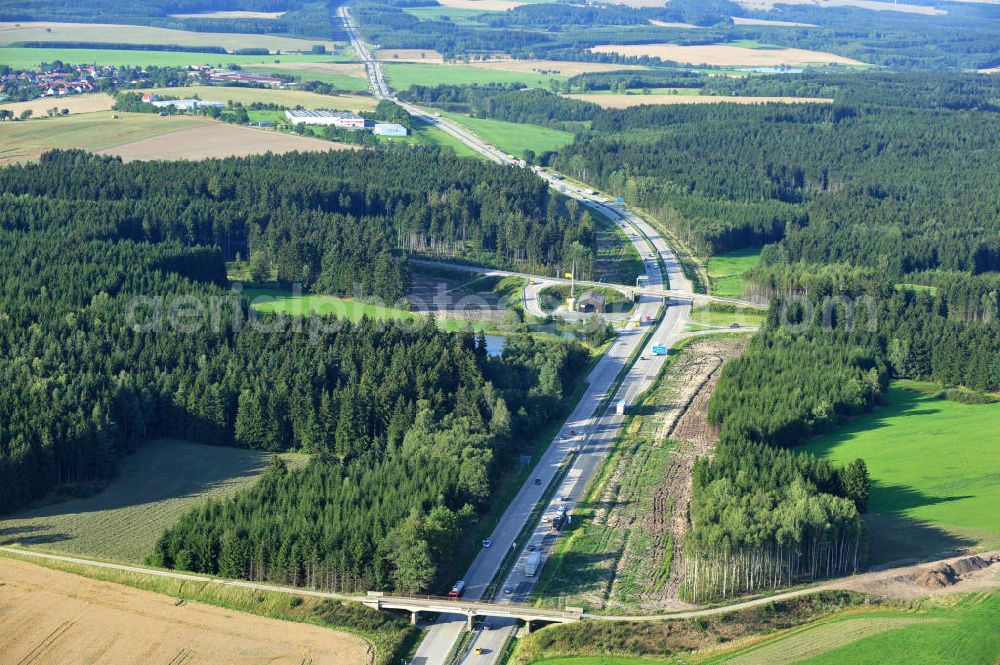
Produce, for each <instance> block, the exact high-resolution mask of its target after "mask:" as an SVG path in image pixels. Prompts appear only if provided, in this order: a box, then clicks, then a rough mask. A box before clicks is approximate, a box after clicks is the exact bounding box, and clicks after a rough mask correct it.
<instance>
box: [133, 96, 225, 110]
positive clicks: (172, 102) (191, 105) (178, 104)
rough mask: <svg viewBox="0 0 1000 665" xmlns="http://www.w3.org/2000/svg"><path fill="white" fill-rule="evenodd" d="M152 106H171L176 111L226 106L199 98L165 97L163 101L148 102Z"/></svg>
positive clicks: (223, 103)
mask: <svg viewBox="0 0 1000 665" xmlns="http://www.w3.org/2000/svg"><path fill="white" fill-rule="evenodd" d="M150 103H151V104H152V105H153V106H157V107H159V108H161V109H163V108H167V107H168V106H173V107H174V108H176V109H177V110H178V111H193V110H195V109H207V108H217V109H224V108H226V104H225V102H206V101H203V100H201V99H166V100H163V101H156V102H150Z"/></svg>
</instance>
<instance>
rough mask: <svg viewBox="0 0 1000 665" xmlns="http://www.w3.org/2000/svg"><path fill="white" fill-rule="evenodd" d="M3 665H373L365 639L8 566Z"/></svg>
mask: <svg viewBox="0 0 1000 665" xmlns="http://www.w3.org/2000/svg"><path fill="white" fill-rule="evenodd" d="M0 625H3V630H0V654H2V656H0V661H3V662H6V663H31V664H32V665H61V664H62V663H98V664H103V663H107V664H111V663H114V664H124V663H184V664H185V665H198V664H201V663H204V664H210V663H211V664H214V663H230V664H234V665H258V664H259V665H265V664H268V665H286V664H287V665H299V664H300V663H303V662H310V663H313V664H314V665H320V664H321V663H329V664H330V665H333V664H336V665H365V664H367V663H370V662H371V654H370V646H369V644H368V643H367V642H365V641H364V640H362V639H361V638H359V637H355V636H353V635H348V634H346V633H340V632H336V631H333V630H329V629H327V628H321V627H319V626H313V625H309V624H304V623H292V622H288V621H278V620H274V619H267V618H264V617H258V616H254V615H251V614H243V613H241V612H235V611H231V610H226V609H222V608H219V607H214V606H211V605H203V604H201V603H197V602H179V601H178V600H177V599H176V598H172V597H170V596H166V595H162V594H158V593H151V592H148V591H140V590H138V589H130V588H128V587H125V586H120V585H117V584H111V583H108V582H99V581H97V580H91V579H88V578H85V577H79V576H77V575H71V574H69V573H64V572H61V571H57V570H52V569H50V568H45V567H42V566H37V565H34V564H31V563H26V562H24V561H17V560H14V559H8V558H0Z"/></svg>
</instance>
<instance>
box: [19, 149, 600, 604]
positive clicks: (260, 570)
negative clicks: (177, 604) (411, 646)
mask: <svg viewBox="0 0 1000 665" xmlns="http://www.w3.org/2000/svg"><path fill="white" fill-rule="evenodd" d="M391 162H392V163H391V164H390V158H389V157H388V156H385V155H382V154H381V153H379V152H369V153H367V154H366V156H365V158H364V159H362V158H360V157H359V156H358V155H355V154H353V153H343V154H340V155H336V156H334V155H309V156H306V155H295V154H293V155H288V156H285V157H273V156H265V157H261V158H254V159H248V160H241V159H228V160H222V161H211V160H210V161H205V162H198V163H190V162H188V163H176V164H168V163H157V162H152V163H146V164H142V163H132V164H122V163H121V162H119V161H118V160H116V159H111V158H102V157H95V156H90V155H86V154H84V153H79V152H63V153H49V154H47V155H46V156H44V157H43V159H42V161H41V163H40V164H37V165H31V166H24V167H11V168H7V169H3V170H2V171H0V180H2V181H3V184H2V186H0V189H2V191H3V194H2V195H0V198H2V202H0V203H2V204H0V245H2V247H3V252H4V256H5V261H4V263H3V267H2V268H0V274H2V280H3V284H4V290H3V303H2V306H0V335H2V339H3V344H2V349H3V355H2V358H0V374H2V387H0V410H2V412H3V413H4V415H5V417H4V419H3V423H2V427H3V430H2V432H0V512H7V511H9V510H11V509H13V508H16V507H18V506H22V505H25V504H26V503H28V502H30V501H31V500H33V499H35V498H38V497H40V496H42V495H43V494H45V493H46V492H47V491H48V490H50V489H51V488H53V487H54V486H56V485H58V484H78V483H90V482H95V481H101V480H103V479H107V478H109V477H110V476H111V475H112V474H113V471H114V466H115V461H116V460H117V459H118V458H119V457H120V456H122V455H124V454H127V453H128V452H129V451H131V450H133V449H135V447H137V446H139V445H141V443H142V441H143V440H145V439H148V438H149V437H153V436H170V437H178V438H186V439H191V440H195V441H201V442H206V443H212V444H217V445H236V446H243V447H248V448H256V449H263V450H271V451H283V450H301V451H305V452H309V453H313V458H314V461H313V462H312V463H311V464H310V465H309V466H307V467H306V468H305V469H304V470H296V471H283V470H281V469H280V468H275V469H274V470H272V472H271V473H270V474H269V475H268V476H267V479H266V480H265V482H263V483H261V484H260V486H259V487H257V488H255V489H253V490H251V491H249V492H246V493H244V494H241V495H240V496H238V497H237V498H235V499H233V500H232V501H231V502H229V503H227V504H224V505H219V506H217V505H208V506H205V507H204V508H202V509H199V510H196V511H195V512H194V513H192V514H191V515H189V516H188V517H186V518H185V519H184V520H182V522H181V523H180V524H179V525H178V526H177V528H176V529H173V530H171V531H170V532H169V533H168V534H167V535H165V536H164V538H163V540H162V541H161V542H160V545H159V547H158V548H157V550H156V552H155V553H154V558H155V560H156V561H157V563H160V564H162V565H165V566H171V567H182V568H188V569H192V570H201V571H209V572H217V571H220V570H222V571H225V572H227V573H232V574H238V575H242V576H246V577H254V578H258V579H263V578H266V579H273V580H283V581H291V582H296V581H303V580H306V579H308V580H309V581H312V582H315V583H317V584H322V585H324V586H334V585H336V586H339V587H341V588H344V587H346V586H351V587H354V586H358V585H367V586H377V587H380V588H405V589H408V590H415V589H422V588H425V587H426V586H427V585H428V584H430V582H431V581H432V580H433V578H434V574H435V571H436V570H437V567H438V566H441V565H446V564H447V562H448V561H449V557H451V556H452V555H453V552H452V548H453V546H454V542H455V540H454V539H453V538H452V539H448V538H445V537H444V535H448V536H452V535H454V534H455V533H456V532H457V531H458V530H461V529H463V528H465V527H467V526H468V525H469V524H470V523H471V522H472V521H473V520H474V519H475V516H476V514H477V512H478V511H479V510H481V509H482V508H483V507H486V506H488V505H489V501H490V498H491V492H492V491H493V489H494V487H493V484H492V481H491V479H492V478H493V477H494V476H495V471H496V469H497V468H498V467H499V466H500V465H509V464H510V463H511V460H512V459H515V460H516V459H517V455H518V454H520V453H522V452H524V450H523V446H524V445H525V444H524V442H525V441H526V440H529V435H530V433H531V432H534V431H537V429H538V428H539V427H541V426H543V425H544V424H545V423H547V422H549V421H550V420H551V419H552V418H553V417H554V416H555V415H556V414H557V413H559V412H560V410H561V409H562V408H563V406H564V405H563V400H564V398H565V396H567V395H568V394H570V393H572V391H573V390H574V387H575V385H576V381H577V380H578V378H579V374H580V372H581V370H582V368H584V367H585V366H586V363H587V362H588V360H589V354H588V353H587V351H586V350H585V349H584V348H583V347H582V346H580V345H578V344H576V343H571V342H562V341H549V342H543V341H536V340H534V339H531V338H525V339H517V340H511V342H510V343H509V344H507V345H506V347H505V350H504V353H503V355H502V356H500V357H489V356H488V355H487V353H486V343H485V340H484V339H483V338H482V337H479V338H476V337H474V336H473V335H472V334H471V333H467V334H449V333H444V332H441V331H439V330H438V329H437V327H436V325H435V324H434V322H432V321H427V322H426V323H417V324H412V323H410V324H404V323H399V322H385V321H372V320H362V321H361V322H360V323H358V324H350V323H348V322H346V321H338V320H336V319H333V318H321V317H317V316H313V315H310V316H308V317H306V318H305V319H287V318H279V317H276V316H275V317H270V318H265V319H258V318H256V315H255V314H254V313H253V312H251V311H250V309H249V306H248V302H247V300H246V298H244V297H241V296H240V295H239V294H238V292H234V291H232V290H230V289H227V288H226V274H225V262H224V259H225V258H226V256H225V255H226V254H227V252H228V253H231V254H232V255H236V254H237V253H239V252H240V251H246V247H247V245H248V244H249V247H250V252H251V254H250V258H251V261H253V260H254V257H255V256H256V255H257V254H258V253H263V254H265V255H267V256H269V257H273V258H270V259H269V260H271V261H273V262H274V264H275V269H276V272H277V274H278V275H279V277H282V278H283V279H287V280H295V279H302V280H303V281H305V282H307V283H310V284H318V285H323V286H325V287H328V288H331V289H333V290H338V289H337V287H336V286H334V284H336V283H338V282H337V280H343V281H342V282H339V283H342V284H343V285H344V286H343V287H342V288H343V289H344V290H346V289H347V285H348V284H349V282H348V281H347V280H348V279H351V280H357V281H359V282H361V283H362V284H364V285H366V287H365V288H366V290H367V291H368V292H370V293H374V294H377V295H381V296H385V297H393V296H395V295H396V294H397V293H399V292H400V291H401V290H402V289H403V288H405V286H406V277H407V275H408V272H407V269H406V261H405V259H404V258H403V257H402V256H401V255H399V253H398V251H397V243H398V236H399V234H403V231H402V229H407V231H406V232H405V234H404V235H408V234H409V233H410V231H414V232H417V231H416V230H417V229H420V228H422V230H421V231H419V232H418V233H424V234H426V236H431V235H433V237H445V234H448V233H452V232H454V233H457V232H458V231H459V229H462V228H463V225H464V228H465V230H466V231H467V233H468V236H469V237H470V238H471V237H473V236H475V237H477V238H479V241H478V242H480V243H484V242H486V240H485V234H484V233H483V230H484V223H486V222H487V220H489V219H494V220H495V221H496V224H497V226H496V227H494V229H493V230H492V231H490V233H493V232H495V230H496V228H502V227H503V224H504V223H508V224H514V223H515V220H518V219H520V218H522V217H527V216H529V214H530V215H531V216H532V218H533V219H536V220H537V221H536V222H535V224H536V225H537V226H535V227H534V228H537V229H539V230H538V233H539V234H540V235H544V233H545V232H544V230H543V229H542V228H541V227H543V226H545V224H546V223H548V222H549V221H551V222H552V223H553V224H554V225H559V224H565V225H568V224H569V223H570V221H569V218H568V217H566V216H565V215H566V213H565V211H564V210H563V209H562V208H561V207H559V206H560V205H561V204H552V203H551V201H550V199H549V198H548V194H547V192H546V190H545V189H544V188H543V187H541V186H536V185H535V184H534V183H532V182H531V181H530V180H529V179H527V178H525V177H524V175H522V174H521V173H520V172H515V171H511V170H507V169H502V168H496V169H491V168H485V167H483V166H482V165H479V164H474V163H471V162H464V161H460V160H455V159H454V158H442V157H441V156H440V155H437V154H434V153H422V152H419V151H416V152H406V153H404V154H401V155H399V156H398V157H394V158H392V160H391ZM473 165H474V167H475V168H472V167H473ZM406 169H410V171H409V172H407V171H406ZM449 169H451V171H450V174H449ZM317 172H320V173H325V174H326V177H325V178H323V179H320V178H317V177H315V174H316V173H317ZM338 173H341V174H343V179H338V178H337V177H335V174H338ZM449 177H450V180H447V179H448V178H449ZM394 179H395V180H394ZM446 180H447V185H445V182H446ZM434 182H437V183H438V185H435V184H434ZM363 183H367V184H363ZM421 187H422V188H423V193H422V194H420V195H419V196H418V195H417V194H416V193H415V189H416V188H421ZM497 192H503V194H502V195H498V194H497ZM489 199H495V200H494V201H488V200H489ZM489 206H494V212H493V213H491V212H489V211H488V210H487V208H488V207H489ZM389 211H391V212H392V213H393V216H392V218H391V219H392V220H393V221H394V222H395V223H396V224H397V225H398V227H397V228H395V229H393V228H392V227H391V226H390V221H389V219H390V218H389V217H388V214H389ZM473 211H474V212H473ZM546 212H549V215H547V214H546ZM424 223H426V226H421V225H422V224H424ZM527 226H529V225H527V224H523V225H521V226H520V227H519V230H520V232H522V233H523V232H525V231H526V230H528V229H527V228H526V227H527ZM509 232H510V233H513V231H512V230H511V231H509ZM448 237H450V236H448ZM482 246H483V245H482V244H480V245H479V247H482ZM521 246H522V248H524V247H531V245H530V243H525V244H522V245H521ZM321 249H322V250H323V251H320V250H321ZM553 251H557V250H553ZM554 256H557V255H554ZM346 273H351V274H346ZM178 312H181V313H180V314H178ZM250 506H255V508H254V509H253V510H251V509H250V508H249V507H250ZM435 529H437V531H436V530H435ZM442 534H444V535H442ZM251 542H252V543H254V544H255V545H254V547H255V548H256V549H250V543H251ZM411 550H412V552H415V553H416V554H415V555H414V556H413V557H411V556H409V555H406V556H404V555H403V553H404V552H410V551H411ZM318 553H322V554H321V555H318ZM423 554H427V556H426V557H423V558H421V557H422V555H423ZM317 556H318V557H319V558H317ZM372 562H378V565H377V566H372V565H370V564H371V563H372ZM399 562H404V563H407V562H412V563H413V567H411V568H407V567H406V566H404V565H401V564H400V563H399ZM305 576H308V578H307V577H305Z"/></svg>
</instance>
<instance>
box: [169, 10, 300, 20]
mask: <svg viewBox="0 0 1000 665" xmlns="http://www.w3.org/2000/svg"><path fill="white" fill-rule="evenodd" d="M284 13H285V12H241V11H232V12H201V13H200V14H171V15H170V16H171V18H266V19H274V18H281V17H282V15H284Z"/></svg>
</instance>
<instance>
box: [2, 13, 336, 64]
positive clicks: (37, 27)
mask: <svg viewBox="0 0 1000 665" xmlns="http://www.w3.org/2000/svg"><path fill="white" fill-rule="evenodd" d="M19 42H88V43H95V44H98V43H109V44H154V45H155V44H170V45H178V46H194V47H204V46H221V47H222V48H224V49H226V50H227V51H229V52H232V51H234V50H236V49H242V48H267V49H268V50H269V51H271V52H272V53H277V52H285V51H302V52H305V51H309V50H310V49H311V48H312V47H313V45H314V44H322V45H323V46H325V47H326V48H327V49H334V48H336V44H335V43H334V42H332V41H329V40H323V39H317V40H312V39H298V38H295V37H283V36H277V35H253V34H240V33H227V32H192V31H189V30H172V29H170V28H154V27H150V26H141V25H122V24H115V23H58V22H53V21H19V22H17V23H13V22H0V46H9V45H11V44H16V43H19ZM188 55H189V56H194V57H197V56H198V55H200V54H197V53H194V54H188ZM202 55H203V54H202ZM212 55H216V56H217V55H218V54H208V56H207V57H211V56H212Z"/></svg>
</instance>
